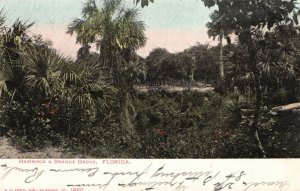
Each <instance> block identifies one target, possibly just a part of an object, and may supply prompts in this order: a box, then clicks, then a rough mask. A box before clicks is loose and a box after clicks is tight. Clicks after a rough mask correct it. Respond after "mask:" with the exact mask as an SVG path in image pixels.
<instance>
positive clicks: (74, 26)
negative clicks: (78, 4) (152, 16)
mask: <svg viewBox="0 0 300 191" xmlns="http://www.w3.org/2000/svg"><path fill="white" fill-rule="evenodd" d="M138 16H139V12H138V10H137V9H127V8H124V7H123V6H122V4H121V0H105V1H104V3H103V5H102V7H98V6H97V5H96V2H95V0H89V1H88V2H87V3H86V4H85V5H84V7H83V9H82V19H75V20H74V21H73V22H72V23H71V24H70V25H69V27H68V31H67V32H68V33H69V34H71V35H72V34H74V33H76V34H77V43H80V44H81V45H82V46H84V47H88V46H89V45H90V44H95V45H96V47H97V49H98V50H99V51H100V55H101V65H102V67H103V68H106V69H107V70H108V71H109V72H108V73H109V74H110V76H109V77H110V78H113V80H119V78H120V76H119V72H121V70H124V69H125V66H124V64H126V63H128V61H129V60H128V59H126V56H128V53H130V52H132V51H135V50H137V49H138V48H140V47H143V46H144V45H145V42H146V37H145V34H144V30H145V26H144V23H143V22H141V21H139V20H138Z"/></svg>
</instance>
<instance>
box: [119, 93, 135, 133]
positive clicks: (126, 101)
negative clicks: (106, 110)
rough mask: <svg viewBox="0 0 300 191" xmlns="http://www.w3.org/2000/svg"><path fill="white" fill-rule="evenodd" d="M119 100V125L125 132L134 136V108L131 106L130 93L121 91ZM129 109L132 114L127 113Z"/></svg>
mask: <svg viewBox="0 0 300 191" xmlns="http://www.w3.org/2000/svg"><path fill="white" fill-rule="evenodd" d="M122 91H123V92H122V93H121V98H120V113H119V117H120V123H121V127H122V128H124V129H126V130H127V132H128V133H129V134H131V135H133V134H135V132H136V131H135V116H136V112H135V108H134V106H133V103H132V100H131V95H130V93H128V92H126V91H124V90H122ZM129 108H131V109H132V113H131V112H130V111H129Z"/></svg>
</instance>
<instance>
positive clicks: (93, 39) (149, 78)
mask: <svg viewBox="0 0 300 191" xmlns="http://www.w3.org/2000/svg"><path fill="white" fill-rule="evenodd" d="M203 1H204V3H205V5H206V6H208V7H212V6H216V7H217V8H218V10H215V11H214V12H213V14H212V15H211V19H212V21H211V22H209V23H208V24H207V26H208V34H209V35H210V36H212V37H214V38H215V37H217V36H218V37H219V40H220V43H219V45H218V46H209V45H202V44H196V45H195V46H192V47H190V48H188V49H186V50H184V51H182V52H178V53H170V52H168V50H166V49H163V48H156V49H154V50H152V51H151V52H150V54H149V56H147V57H146V58H145V59H144V58H141V57H139V56H138V55H137V54H136V50H137V49H138V48H140V47H142V46H144V45H145V42H146V37H145V34H144V32H145V25H144V23H143V22H142V21H140V20H139V17H138V9H127V8H124V7H123V5H122V3H121V0H105V1H104V2H103V4H102V5H98V4H96V3H95V1H93V0H90V1H88V3H86V4H85V5H84V8H83V11H82V18H79V19H75V20H74V21H73V22H72V23H71V24H70V25H69V26H68V33H70V34H72V35H76V38H77V43H79V44H80V45H81V46H82V47H81V48H80V49H79V50H78V54H77V59H76V61H72V60H69V59H67V58H65V57H64V56H62V55H59V54H58V53H57V52H56V51H55V50H54V49H53V48H52V47H51V43H50V42H48V41H45V40H43V38H42V37H41V36H39V35H28V32H27V31H28V29H29V28H30V27H31V26H32V25H33V24H32V23H29V24H28V23H23V22H21V21H19V20H17V21H16V22H15V23H14V24H13V25H12V26H11V27H8V26H6V25H5V19H4V17H3V16H2V17H1V18H0V27H1V30H0V135H1V136H4V135H5V136H8V137H9V138H10V140H11V142H12V143H13V144H14V145H15V146H17V147H18V148H19V149H22V150H34V149H38V148H39V147H44V146H45V145H47V144H52V145H55V146H59V147H63V148H65V149H66V150H69V151H72V152H79V153H82V154H86V155H89V156H95V157H119V158H122V157H124V158H125V157H134V158H239V157H253V158H254V157H263V156H268V157H299V155H300V151H299V149H298V147H299V141H298V136H299V133H300V131H299V129H297V126H299V124H300V117H299V113H297V111H289V113H279V114H278V113H274V112H273V111H271V108H272V107H274V106H277V105H279V104H287V103H292V102H296V101H299V96H300V94H299V83H298V79H299V66H300V47H299V43H297V42H298V41H299V39H300V35H299V29H298V28H297V27H295V25H294V24H297V22H298V20H297V18H298V17H297V16H298V15H297V14H298V13H297V11H298V9H297V7H296V3H295V1H292V0H291V1H276V2H275V1H271V0H270V1H259V2H258V1H254V0H253V1H252V0H250V1H249V0H245V1H244V0H241V1H231V0H226V1H224V0H223V1H220V0H217V1H216V0H203ZM135 2H136V3H141V5H142V6H147V5H148V3H149V2H152V3H153V1H151V0H149V1H148V0H147V1H146V0H145V1H144V0H141V1H135ZM249 2H251V3H249ZM255 3H258V4H259V5H258V4H255ZM237 7H238V8H240V11H237V10H236V8H237ZM261 9H264V10H265V9H266V10H267V13H268V14H262V15H261V14H260V13H261V12H262V10H261ZM232 33H235V35H236V37H237V40H236V41H237V42H236V43H235V44H232V43H231V41H232V39H231V38H230V34H232ZM223 38H226V39H227V41H228V43H229V44H228V45H226V46H223V44H222V39H223ZM92 45H96V47H97V49H96V52H91V51H90V49H91V46H92ZM196 82H197V83H198V84H199V83H200V82H201V83H200V84H210V85H213V86H214V87H215V90H216V91H208V92H197V91H192V90H191V86H193V85H195V84H197V83H196ZM138 85H150V86H155V87H157V88H156V90H153V91H152V90H149V91H145V92H143V91H139V90H137V89H136V88H135V86H138ZM164 85H169V86H181V87H185V89H186V90H185V91H174V92H168V91H162V90H161V89H160V87H162V86H164ZM186 87H188V88H186Z"/></svg>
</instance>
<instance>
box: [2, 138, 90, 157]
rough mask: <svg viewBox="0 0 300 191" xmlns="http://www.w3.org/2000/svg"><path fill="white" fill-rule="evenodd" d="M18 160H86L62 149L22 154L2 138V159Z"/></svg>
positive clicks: (48, 149) (44, 149)
mask: <svg viewBox="0 0 300 191" xmlns="http://www.w3.org/2000/svg"><path fill="white" fill-rule="evenodd" d="M16 158H32V159H38V158H57V159H59V158H86V157H85V156H82V155H75V154H72V153H69V152H65V151H63V149H62V148H54V147H47V148H43V149H41V150H39V151H35V152H21V151H19V150H18V149H16V148H15V147H13V146H12V145H10V144H9V141H8V139H7V138H5V137H0V159H16Z"/></svg>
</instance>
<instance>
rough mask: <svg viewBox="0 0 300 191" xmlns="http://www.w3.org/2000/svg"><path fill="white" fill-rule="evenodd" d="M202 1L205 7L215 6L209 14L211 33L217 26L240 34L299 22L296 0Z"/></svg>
mask: <svg viewBox="0 0 300 191" xmlns="http://www.w3.org/2000/svg"><path fill="white" fill-rule="evenodd" d="M202 1H203V2H204V4H205V6H207V7H213V6H217V7H218V11H215V12H214V13H213V15H212V16H211V17H212V22H211V23H209V24H208V25H209V26H210V28H212V29H213V30H211V33H212V36H214V31H215V30H217V28H218V27H223V30H224V32H227V33H228V31H234V32H235V34H236V35H240V34H243V33H245V32H250V31H251V30H259V29H268V30H271V29H273V28H274V27H276V26H280V25H292V26H293V25H294V24H296V25H297V24H298V15H299V8H298V7H297V1H296V0H202ZM217 21H221V22H217ZM220 23H224V24H222V25H221V24H220ZM213 25H214V26H213ZM224 26H225V27H224ZM239 37H242V36H239ZM240 40H242V38H240Z"/></svg>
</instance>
